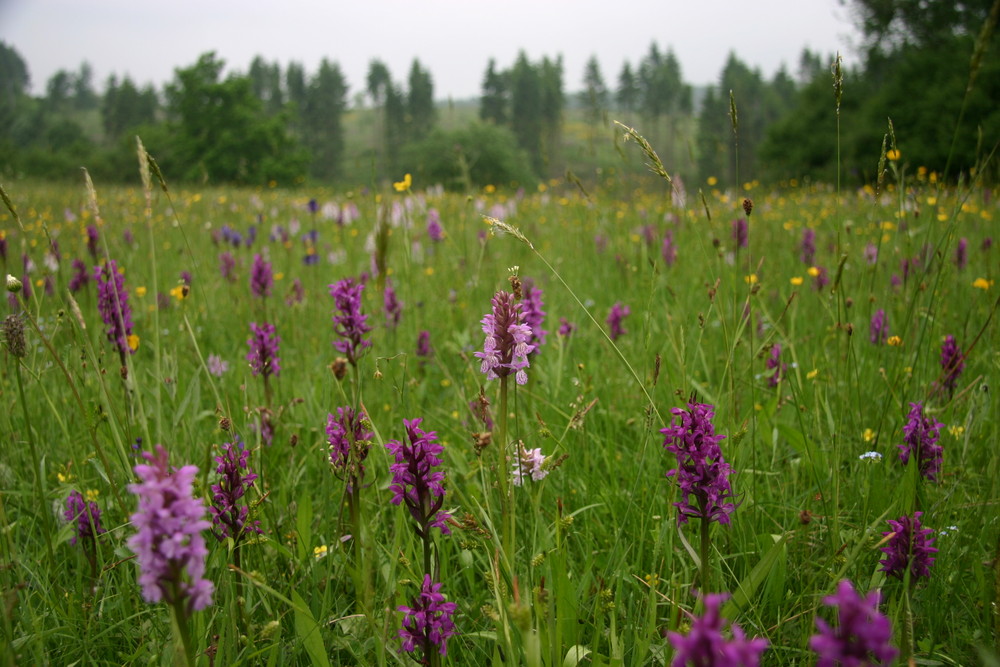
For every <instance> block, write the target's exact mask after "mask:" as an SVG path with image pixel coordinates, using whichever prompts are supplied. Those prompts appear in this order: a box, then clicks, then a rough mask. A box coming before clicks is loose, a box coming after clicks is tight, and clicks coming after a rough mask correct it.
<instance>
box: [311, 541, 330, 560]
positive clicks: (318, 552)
mask: <svg viewBox="0 0 1000 667" xmlns="http://www.w3.org/2000/svg"><path fill="white" fill-rule="evenodd" d="M328 552H329V549H327V548H326V545H325V544H321V545H319V546H318V547H315V548H314V549H313V556H314V557H315V558H316V560H319V559H320V558H326V555H327V553H328Z"/></svg>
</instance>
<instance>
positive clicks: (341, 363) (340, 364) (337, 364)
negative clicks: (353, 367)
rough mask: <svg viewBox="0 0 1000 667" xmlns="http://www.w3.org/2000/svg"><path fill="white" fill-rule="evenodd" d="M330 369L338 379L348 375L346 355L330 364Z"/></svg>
mask: <svg viewBox="0 0 1000 667" xmlns="http://www.w3.org/2000/svg"><path fill="white" fill-rule="evenodd" d="M330 370H331V371H332V372H333V375H334V377H336V378H337V379H338V380H343V379H344V376H345V375H347V359H346V358H345V357H337V358H336V359H334V360H333V363H332V364H330Z"/></svg>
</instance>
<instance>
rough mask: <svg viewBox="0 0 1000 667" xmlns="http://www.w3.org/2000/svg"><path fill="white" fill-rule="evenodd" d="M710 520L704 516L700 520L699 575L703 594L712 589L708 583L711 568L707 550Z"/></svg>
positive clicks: (708, 548) (710, 546) (710, 544)
mask: <svg viewBox="0 0 1000 667" xmlns="http://www.w3.org/2000/svg"><path fill="white" fill-rule="evenodd" d="M711 529H712V522H711V521H709V520H708V519H706V518H704V517H703V518H702V520H701V545H700V547H701V548H700V556H701V576H700V580H701V581H700V584H699V585H700V586H701V594H702V595H705V594H706V593H708V592H709V591H711V590H712V586H711V584H710V579H709V577H711V573H712V568H711V566H710V565H709V552H710V551H711V548H712V538H711Z"/></svg>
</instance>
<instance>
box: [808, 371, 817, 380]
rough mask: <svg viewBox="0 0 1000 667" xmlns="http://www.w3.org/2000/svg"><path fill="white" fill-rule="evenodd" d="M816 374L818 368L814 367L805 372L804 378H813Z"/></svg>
mask: <svg viewBox="0 0 1000 667" xmlns="http://www.w3.org/2000/svg"><path fill="white" fill-rule="evenodd" d="M817 375H819V369H818V368H814V369H812V370H811V371H809V372H808V373H806V379H807V380H815V379H816V376H817Z"/></svg>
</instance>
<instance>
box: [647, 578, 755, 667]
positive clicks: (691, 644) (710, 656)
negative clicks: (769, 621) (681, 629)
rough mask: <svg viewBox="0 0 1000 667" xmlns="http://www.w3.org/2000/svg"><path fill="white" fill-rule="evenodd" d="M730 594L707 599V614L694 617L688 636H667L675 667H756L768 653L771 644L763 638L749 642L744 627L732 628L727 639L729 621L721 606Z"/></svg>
mask: <svg viewBox="0 0 1000 667" xmlns="http://www.w3.org/2000/svg"><path fill="white" fill-rule="evenodd" d="M728 597H729V595H728V594H710V595H706V596H705V597H704V602H705V613H704V615H702V616H700V617H695V618H694V619H693V620H692V622H691V630H690V632H688V634H687V635H682V634H680V633H678V632H670V633H667V639H669V641H670V645H671V646H673V647H674V659H673V660H672V661H671V663H670V664H671V666H672V667H685V665H706V666H707V665H731V666H732V667H737V666H739V665H742V666H743V667H757V665H759V664H760V656H761V654H763V653H764V651H766V650H767V647H768V645H769V644H770V642H768V641H767V640H766V639H764V638H763V637H754V638H753V639H748V638H747V636H746V634H745V633H744V632H743V628H741V627H740V626H739V625H737V624H735V623H733V624H732V625H731V630H732V635H733V638H732V639H726V637H725V635H723V634H722V630H723V629H724V628H725V627H726V625H727V624H729V621H727V620H726V619H724V618H723V617H722V613H721V609H720V607H721V606H722V603H723V602H725V600H726V599H727V598H728Z"/></svg>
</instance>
